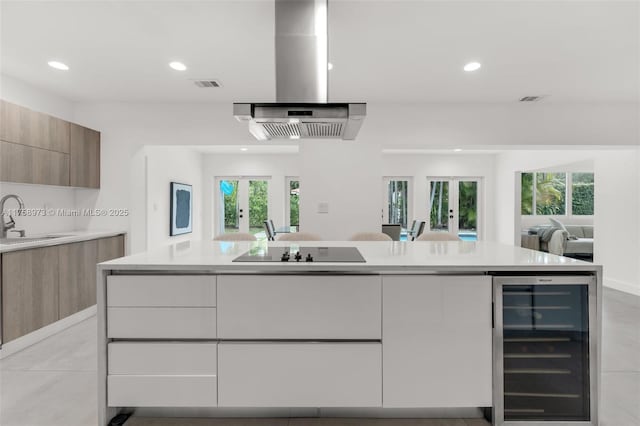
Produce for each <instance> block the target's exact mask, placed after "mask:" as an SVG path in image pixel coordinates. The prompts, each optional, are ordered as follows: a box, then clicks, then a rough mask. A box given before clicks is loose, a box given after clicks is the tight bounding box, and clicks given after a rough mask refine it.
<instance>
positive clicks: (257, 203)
mask: <svg viewBox="0 0 640 426" xmlns="http://www.w3.org/2000/svg"><path fill="white" fill-rule="evenodd" d="M267 188H268V187H267V181H266V180H250V181H249V227H250V228H263V227H264V221H265V220H267V219H269V210H268V201H269V198H268V189H267Z"/></svg>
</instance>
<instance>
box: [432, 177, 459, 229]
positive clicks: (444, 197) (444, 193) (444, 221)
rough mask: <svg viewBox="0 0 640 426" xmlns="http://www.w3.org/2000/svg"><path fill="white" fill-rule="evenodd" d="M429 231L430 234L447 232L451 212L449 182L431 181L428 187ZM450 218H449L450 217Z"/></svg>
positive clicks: (449, 225) (449, 226)
mask: <svg viewBox="0 0 640 426" xmlns="http://www.w3.org/2000/svg"><path fill="white" fill-rule="evenodd" d="M429 190H430V192H429V193H430V196H429V206H431V207H430V212H429V230H430V231H432V232H449V231H450V229H451V224H450V221H449V220H450V219H453V216H452V214H453V210H451V211H450V209H449V195H450V194H449V181H448V180H432V181H431V185H430V187H429ZM450 216H451V217H450Z"/></svg>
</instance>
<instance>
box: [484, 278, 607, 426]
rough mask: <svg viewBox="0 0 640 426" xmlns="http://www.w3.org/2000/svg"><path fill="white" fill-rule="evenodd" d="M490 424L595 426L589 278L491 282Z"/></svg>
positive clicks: (593, 302)
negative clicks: (492, 359)
mask: <svg viewBox="0 0 640 426" xmlns="http://www.w3.org/2000/svg"><path fill="white" fill-rule="evenodd" d="M494 314H495V329H494V363H495V366H494V411H493V416H494V424H495V425H498V426H499V425H522V426H524V425H543V424H544V425H597V413H596V411H597V406H596V401H597V398H596V394H597V392H596V389H597V387H596V384H597V376H596V371H597V370H596V365H597V363H596V355H597V352H596V347H597V346H596V343H597V342H596V339H597V336H598V333H597V326H596V321H595V320H596V281H595V278H594V277H593V276H588V275H585V276H571V277H569V276H553V277H548V276H538V277H531V276H526V277H518V276H516V277H495V278H494Z"/></svg>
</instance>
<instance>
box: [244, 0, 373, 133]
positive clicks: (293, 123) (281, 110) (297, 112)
mask: <svg viewBox="0 0 640 426" xmlns="http://www.w3.org/2000/svg"><path fill="white" fill-rule="evenodd" d="M275 16H276V25H275V30H276V31H275V51H276V102H275V103H234V104H233V115H234V116H235V118H236V119H237V120H238V121H241V122H248V124H249V131H250V132H251V134H252V135H253V136H254V137H255V138H256V139H258V140H269V139H344V140H352V139H355V138H356V135H357V134H358V131H359V130H360V126H361V125H362V121H363V120H364V117H365V115H366V109H367V104H365V103H327V97H328V96H327V86H328V84H327V81H328V54H327V49H328V37H327V0H275Z"/></svg>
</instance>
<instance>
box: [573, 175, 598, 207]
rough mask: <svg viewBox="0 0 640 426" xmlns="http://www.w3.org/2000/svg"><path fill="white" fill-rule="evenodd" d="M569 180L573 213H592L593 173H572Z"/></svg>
mask: <svg viewBox="0 0 640 426" xmlns="http://www.w3.org/2000/svg"><path fill="white" fill-rule="evenodd" d="M571 180H572V182H571V196H572V200H571V211H572V212H573V214H574V215H592V214H593V210H594V202H593V199H594V181H593V173H573V174H572V176H571Z"/></svg>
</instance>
